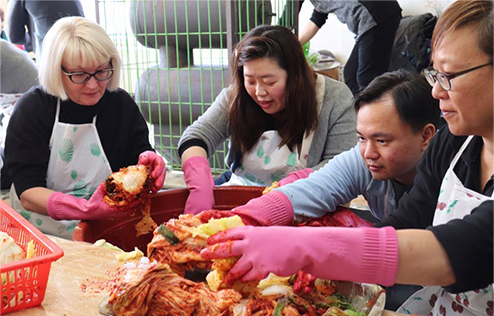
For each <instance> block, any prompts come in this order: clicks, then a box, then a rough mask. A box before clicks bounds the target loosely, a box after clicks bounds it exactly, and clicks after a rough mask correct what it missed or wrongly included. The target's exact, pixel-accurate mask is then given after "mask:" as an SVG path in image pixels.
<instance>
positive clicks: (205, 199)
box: [182, 156, 214, 214]
mask: <svg viewBox="0 0 494 316" xmlns="http://www.w3.org/2000/svg"><path fill="white" fill-rule="evenodd" d="M182 170H183V171H184V180H185V184H186V185H187V189H189V197H188V198H187V202H186V203H185V210H184V214H198V213H200V212H202V211H204V210H209V209H211V208H213V206H214V195H213V189H214V180H213V175H212V174H211V169H210V168H209V163H208V160H207V159H206V158H205V157H202V156H194V157H191V158H189V159H187V160H186V161H185V162H184V164H183V166H182Z"/></svg>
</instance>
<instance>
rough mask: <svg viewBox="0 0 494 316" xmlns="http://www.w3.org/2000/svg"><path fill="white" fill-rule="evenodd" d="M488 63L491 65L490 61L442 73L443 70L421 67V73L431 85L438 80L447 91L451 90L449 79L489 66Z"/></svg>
mask: <svg viewBox="0 0 494 316" xmlns="http://www.w3.org/2000/svg"><path fill="white" fill-rule="evenodd" d="M489 65H492V61H491V62H489V63H487V64H483V65H480V66H477V67H473V68H469V69H467V70H463V71H459V72H454V73H443V72H439V71H437V70H434V69H423V70H422V74H423V75H424V77H425V79H427V82H428V83H429V84H430V85H431V86H434V84H435V83H436V82H439V85H440V86H441V88H443V89H444V90H446V91H449V90H451V79H453V78H456V77H459V76H463V75H464V74H467V73H469V72H471V71H474V70H477V69H480V68H482V67H485V66H489Z"/></svg>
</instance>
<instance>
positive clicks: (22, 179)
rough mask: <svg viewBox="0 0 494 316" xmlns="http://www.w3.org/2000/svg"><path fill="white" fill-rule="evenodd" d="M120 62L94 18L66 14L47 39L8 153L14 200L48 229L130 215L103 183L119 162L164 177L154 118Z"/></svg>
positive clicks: (61, 232)
mask: <svg viewBox="0 0 494 316" xmlns="http://www.w3.org/2000/svg"><path fill="white" fill-rule="evenodd" d="M120 65H121V61H120V57H119V55H118V52H117V50H116V47H115V45H114V44H113V43H112V41H111V39H110V38H109V36H108V35H107V34H106V32H105V31H104V29H103V28H102V27H101V26H99V25H98V24H96V23H94V22H92V21H90V20H87V19H84V18H81V17H67V18H62V19H60V20H58V21H57V22H56V23H55V24H54V25H53V27H52V28H51V29H50V30H49V32H48V33H47V35H46V37H45V39H44V42H43V55H42V58H41V61H40V65H39V81H40V86H37V87H33V88H32V89H31V90H29V91H28V92H26V93H25V94H24V95H23V96H22V97H21V98H20V99H19V101H18V102H17V104H16V108H15V110H14V113H13V114H12V118H11V119H10V124H9V127H8V130H7V138H6V148H5V154H6V164H7V167H8V169H9V170H10V175H11V177H12V180H13V186H12V190H11V205H12V206H13V207H14V208H15V209H17V210H19V211H20V212H21V213H22V214H23V215H24V216H25V217H26V218H28V219H29V221H30V222H31V223H33V224H34V225H35V226H36V227H38V228H40V230H41V231H43V232H45V233H49V234H53V235H57V236H61V237H65V238H71V235H72V231H73V229H74V227H75V225H76V224H77V222H78V220H81V219H97V218H106V217H115V216H118V215H122V214H126V212H125V211H126V209H118V210H117V209H113V208H110V207H109V206H107V205H106V204H105V203H104V202H103V200H102V197H103V191H102V188H103V184H102V183H103V182H104V180H105V179H106V177H108V176H109V175H110V174H111V173H112V172H115V171H118V170H119V169H120V168H123V167H126V166H129V165H135V164H137V163H138V164H144V165H147V166H148V167H149V168H150V170H151V176H152V178H153V180H154V188H153V190H154V191H157V190H158V189H160V188H161V186H162V184H163V180H164V176H165V166H164V162H163V160H162V158H160V157H159V156H158V155H156V154H155V153H154V151H153V149H152V147H151V145H150V144H149V141H148V129H147V125H146V123H145V121H144V119H143V117H142V116H141V114H140V112H139V109H138V107H137V105H136V103H135V102H134V100H133V99H132V97H131V96H130V95H129V94H127V93H126V92H125V91H123V90H122V89H119V88H118V83H119V78H120V76H119V74H120ZM117 211H118V212H117Z"/></svg>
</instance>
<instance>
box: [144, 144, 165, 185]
mask: <svg viewBox="0 0 494 316" xmlns="http://www.w3.org/2000/svg"><path fill="white" fill-rule="evenodd" d="M137 164H138V165H144V166H146V167H147V168H148V169H149V175H150V177H151V179H152V180H153V188H152V192H153V193H156V192H158V191H159V190H160V189H161V188H162V187H163V183H164V182H165V176H166V166H165V162H164V161H163V158H161V157H160V156H158V155H157V154H156V153H155V152H153V151H150V150H148V151H145V152H143V153H141V154H140V155H139V162H138V163H137Z"/></svg>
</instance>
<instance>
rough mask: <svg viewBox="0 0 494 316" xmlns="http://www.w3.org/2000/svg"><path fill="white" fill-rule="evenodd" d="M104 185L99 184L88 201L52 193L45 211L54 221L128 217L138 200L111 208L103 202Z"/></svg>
mask: <svg viewBox="0 0 494 316" xmlns="http://www.w3.org/2000/svg"><path fill="white" fill-rule="evenodd" d="M104 186H105V183H104V182H103V183H101V184H100V185H99V186H98V188H97V189H96V191H94V193H93V195H92V196H91V198H90V199H89V200H86V199H83V198H77V197H75V196H72V195H68V194H64V193H62V192H55V193H52V194H51V195H50V196H49V197H48V202H47V203H46V210H47V212H48V215H50V217H51V218H53V219H56V220H62V219H65V220H95V219H106V218H117V217H122V216H126V215H128V213H129V211H132V210H134V209H135V208H136V206H137V204H139V203H140V201H139V200H134V201H132V202H131V203H129V204H128V205H126V206H120V207H112V206H109V205H108V204H107V203H106V202H105V201H104V200H103V197H104V195H105V192H106V190H105V187H104Z"/></svg>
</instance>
